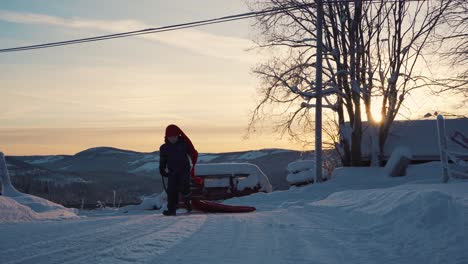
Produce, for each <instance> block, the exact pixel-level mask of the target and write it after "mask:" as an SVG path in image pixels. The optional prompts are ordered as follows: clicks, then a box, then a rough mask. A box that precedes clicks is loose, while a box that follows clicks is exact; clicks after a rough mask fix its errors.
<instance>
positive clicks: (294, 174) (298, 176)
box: [286, 160, 325, 186]
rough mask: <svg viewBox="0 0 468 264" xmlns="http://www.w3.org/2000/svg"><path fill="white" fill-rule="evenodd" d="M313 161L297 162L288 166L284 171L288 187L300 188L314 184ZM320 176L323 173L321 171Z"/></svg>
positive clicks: (323, 172) (323, 173)
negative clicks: (286, 173)
mask: <svg viewBox="0 0 468 264" xmlns="http://www.w3.org/2000/svg"><path fill="white" fill-rule="evenodd" d="M315 167H316V166H315V161H314V160H298V161H294V162H291V163H289V164H288V167H287V168H286V170H287V171H288V176H287V177H286V180H287V181H288V183H289V185H295V186H301V185H306V184H309V183H314V181H315V178H316V175H315ZM322 175H325V171H324V170H322Z"/></svg>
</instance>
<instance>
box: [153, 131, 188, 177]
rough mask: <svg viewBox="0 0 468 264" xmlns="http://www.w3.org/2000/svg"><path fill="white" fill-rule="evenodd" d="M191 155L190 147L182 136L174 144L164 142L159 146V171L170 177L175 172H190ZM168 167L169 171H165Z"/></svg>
mask: <svg viewBox="0 0 468 264" xmlns="http://www.w3.org/2000/svg"><path fill="white" fill-rule="evenodd" d="M189 155H190V148H189V146H188V144H187V143H186V142H185V141H184V140H182V138H179V140H178V141H177V142H176V143H174V144H172V143H170V142H166V143H164V144H163V145H161V147H160V148H159V156H160V157H159V173H160V174H161V175H162V176H164V177H168V176H169V175H171V174H173V173H180V172H187V173H188V172H190V161H189ZM166 167H167V168H168V169H169V173H167V172H166V171H165V169H166Z"/></svg>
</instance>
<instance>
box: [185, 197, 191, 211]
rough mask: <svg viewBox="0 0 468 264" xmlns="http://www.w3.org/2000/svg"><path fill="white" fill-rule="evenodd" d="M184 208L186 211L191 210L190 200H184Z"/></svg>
mask: <svg viewBox="0 0 468 264" xmlns="http://www.w3.org/2000/svg"><path fill="white" fill-rule="evenodd" d="M185 208H186V209H187V212H192V203H191V202H190V199H186V200H185Z"/></svg>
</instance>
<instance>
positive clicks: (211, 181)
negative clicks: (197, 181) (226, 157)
mask: <svg viewBox="0 0 468 264" xmlns="http://www.w3.org/2000/svg"><path fill="white" fill-rule="evenodd" d="M195 173H196V176H197V177H200V178H202V179H203V184H202V185H194V187H193V189H192V197H193V198H198V199H203V200H224V199H229V198H232V197H240V196H246V195H250V194H252V193H257V192H271V191H272V186H271V184H270V181H269V180H268V177H267V176H266V175H265V174H264V173H263V172H262V170H261V169H260V168H259V167H258V166H257V165H254V164H250V163H212V164H197V165H196V167H195Z"/></svg>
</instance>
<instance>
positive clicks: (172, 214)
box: [163, 210, 176, 216]
mask: <svg viewBox="0 0 468 264" xmlns="http://www.w3.org/2000/svg"><path fill="white" fill-rule="evenodd" d="M163 215H165V216H175V215H176V212H174V211H169V210H164V211H163Z"/></svg>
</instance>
